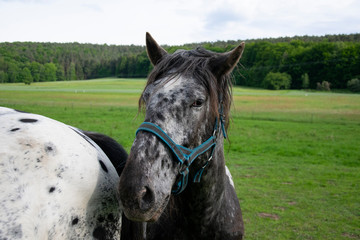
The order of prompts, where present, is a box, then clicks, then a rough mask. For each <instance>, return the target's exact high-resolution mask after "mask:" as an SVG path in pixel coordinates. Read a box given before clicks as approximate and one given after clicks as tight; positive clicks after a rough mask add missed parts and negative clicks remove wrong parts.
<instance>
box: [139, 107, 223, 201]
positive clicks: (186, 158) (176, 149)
mask: <svg viewBox="0 0 360 240" xmlns="http://www.w3.org/2000/svg"><path fill="white" fill-rule="evenodd" d="M220 125H221V130H222V132H223V135H224V138H226V133H225V127H224V121H223V116H222V109H221V113H220ZM217 128H218V118H216V120H215V126H214V131H213V134H212V136H211V137H210V138H209V139H208V140H206V141H205V142H204V143H202V144H201V145H200V146H198V147H196V148H194V149H189V148H186V147H184V146H181V145H178V144H176V143H175V142H174V141H173V140H172V139H171V138H170V137H169V136H168V135H167V134H166V133H165V132H164V131H163V130H162V129H161V127H159V126H158V125H156V124H154V123H150V122H143V123H142V124H141V125H140V127H139V128H138V130H137V131H136V135H137V133H138V132H139V131H146V132H150V133H152V134H154V135H156V136H157V137H158V138H159V139H160V140H161V141H163V142H164V143H165V144H166V145H167V146H168V147H169V148H170V150H171V151H172V152H173V153H174V155H175V156H176V159H177V160H178V161H179V164H180V166H181V167H180V170H179V174H180V177H179V178H178V179H179V180H177V182H176V183H175V185H174V187H173V190H172V193H173V194H179V193H181V192H182V191H184V190H185V188H186V186H187V183H188V176H189V167H190V165H191V164H192V163H193V162H194V160H195V159H196V158H197V157H198V156H200V155H201V154H203V153H205V152H207V151H208V150H209V149H210V148H212V150H211V154H210V157H209V159H208V161H207V162H206V163H205V164H204V165H203V166H202V168H200V170H198V172H197V173H196V174H195V177H194V180H193V182H200V179H201V175H202V173H203V171H204V169H205V167H206V166H207V165H208V164H209V162H210V161H211V160H212V156H213V153H214V149H215V146H216V131H217Z"/></svg>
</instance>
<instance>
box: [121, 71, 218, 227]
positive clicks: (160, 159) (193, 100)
mask: <svg viewBox="0 0 360 240" xmlns="http://www.w3.org/2000/svg"><path fill="white" fill-rule="evenodd" d="M166 81H167V79H159V80H157V81H156V82H155V83H154V84H151V85H148V86H147V88H146V89H145V92H144V94H143V97H144V102H145V104H146V116H145V121H146V122H151V123H154V124H156V125H158V126H159V127H161V128H162V129H163V130H164V131H165V132H166V133H167V134H168V135H169V136H170V137H171V138H172V139H173V141H174V142H175V143H177V144H179V145H182V146H184V147H188V148H194V147H196V146H197V145H200V144H201V142H200V141H201V136H202V135H204V132H206V129H207V126H208V123H207V114H208V110H209V104H208V103H209V101H208V96H207V93H206V90H205V89H204V87H202V86H199V85H198V84H196V82H195V80H193V79H191V78H190V79H189V78H185V77H179V78H177V79H172V80H170V81H168V82H166ZM164 82H166V83H165V84H164ZM209 129H211V128H209ZM179 168H180V166H179V164H178V161H177V160H176V158H175V157H174V156H173V153H172V152H171V151H170V150H169V148H168V147H167V146H166V145H165V144H164V143H163V142H162V141H161V140H159V139H158V138H157V137H156V136H155V135H154V134H151V133H149V132H143V131H139V132H138V133H137V136H136V138H135V141H134V143H133V145H132V148H131V151H130V156H129V158H128V164H127V166H126V171H125V172H124V173H123V174H124V175H125V176H124V175H123V180H124V181H126V186H125V184H122V185H121V186H120V190H121V196H122V198H121V199H122V202H123V205H124V208H125V213H126V215H127V216H128V217H129V218H131V219H134V220H140V221H149V220H156V219H157V218H158V217H159V216H160V215H161V213H162V211H163V209H164V208H165V207H166V205H167V203H168V199H169V197H170V194H171V190H172V187H173V185H174V182H175V181H176V178H177V176H178V173H179V170H180V169H179ZM127 174H128V175H127ZM125 178H126V179H125ZM129 181H131V182H129Z"/></svg>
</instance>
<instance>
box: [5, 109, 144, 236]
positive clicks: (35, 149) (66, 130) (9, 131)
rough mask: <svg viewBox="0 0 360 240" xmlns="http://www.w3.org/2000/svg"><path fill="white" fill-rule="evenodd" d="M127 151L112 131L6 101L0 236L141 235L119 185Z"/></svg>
mask: <svg viewBox="0 0 360 240" xmlns="http://www.w3.org/2000/svg"><path fill="white" fill-rule="evenodd" d="M99 146H100V147H99ZM109 158H110V159H109ZM126 158H127V153H126V152H125V150H124V149H123V148H122V147H121V145H119V144H118V143H116V142H115V141H114V140H113V139H111V138H109V137H107V136H104V135H102V134H98V133H94V132H86V131H81V130H79V129H76V128H74V127H71V126H68V125H66V124H63V123H61V122H58V121H55V120H53V119H50V118H47V117H44V116H40V115H36V114H30V113H24V112H20V111H16V110H13V109H9V108H4V107H0V239H1V240H5V239H120V235H123V236H122V237H123V238H122V239H136V237H131V236H134V235H133V234H132V233H129V232H128V231H130V230H131V231H133V230H132V229H137V228H136V227H137V226H142V225H137V224H131V222H130V221H129V220H127V219H126V218H124V219H122V210H121V206H120V203H119V194H118V191H117V185H118V182H119V175H120V174H121V171H122V170H123V167H124V164H125V161H126ZM121 224H123V225H124V224H125V225H126V226H127V227H126V228H125V229H124V228H123V229H122V228H121ZM137 231H139V230H137ZM124 233H125V234H124Z"/></svg>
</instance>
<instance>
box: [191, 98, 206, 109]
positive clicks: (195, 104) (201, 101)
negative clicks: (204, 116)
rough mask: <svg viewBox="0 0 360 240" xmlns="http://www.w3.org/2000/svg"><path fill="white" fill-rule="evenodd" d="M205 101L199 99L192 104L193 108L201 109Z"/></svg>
mask: <svg viewBox="0 0 360 240" xmlns="http://www.w3.org/2000/svg"><path fill="white" fill-rule="evenodd" d="M204 102H205V101H204V100H203V99H197V100H196V101H195V102H193V104H191V107H201V106H202V105H203V103H204Z"/></svg>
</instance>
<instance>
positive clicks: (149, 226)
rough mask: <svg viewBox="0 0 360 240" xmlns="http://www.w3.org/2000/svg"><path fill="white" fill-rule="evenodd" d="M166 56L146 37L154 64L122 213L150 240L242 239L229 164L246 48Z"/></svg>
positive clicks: (125, 175)
mask: <svg viewBox="0 0 360 240" xmlns="http://www.w3.org/2000/svg"><path fill="white" fill-rule="evenodd" d="M244 47H245V43H241V44H240V45H239V46H237V47H236V48H234V49H233V50H232V51H230V52H226V53H214V52H211V51H208V50H205V49H203V48H197V49H195V50H190V51H185V50H178V51H176V52H175V53H173V54H169V53H168V52H166V50H164V49H163V48H162V47H160V46H159V44H158V43H157V42H156V41H155V40H154V39H153V37H152V36H151V35H150V34H149V33H146V49H147V54H148V57H149V59H150V61H151V63H152V64H153V66H154V68H153V71H152V72H151V73H150V74H149V77H148V80H147V83H146V86H145V88H144V91H143V92H142V94H141V97H140V100H139V109H140V110H141V109H144V110H145V119H144V122H143V123H142V124H141V125H140V127H139V128H138V130H137V132H136V137H135V140H134V142H133V145H132V147H131V150H130V153H129V157H128V159H127V161H126V164H125V168H124V170H123V172H122V175H121V177H120V183H119V187H118V189H119V192H120V201H121V203H122V205H123V211H124V213H125V216H126V217H127V218H129V219H130V220H133V221H140V222H144V223H146V229H145V231H144V233H143V234H144V238H146V239H242V237H243V235H244V226H243V220H242V212H241V208H240V203H239V200H238V198H237V195H236V192H235V188H234V184H233V181H232V178H231V174H230V172H229V171H228V169H227V167H226V166H225V160H224V145H223V144H224V138H225V137H226V132H227V127H228V124H229V111H230V105H231V101H232V100H231V99H232V96H231V75H230V73H231V72H232V70H233V69H234V67H235V66H236V65H237V63H238V61H239V59H240V58H241V55H242V52H243V50H244Z"/></svg>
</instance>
